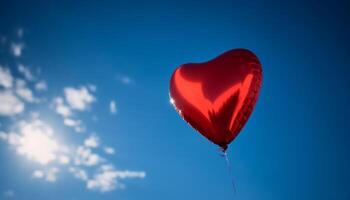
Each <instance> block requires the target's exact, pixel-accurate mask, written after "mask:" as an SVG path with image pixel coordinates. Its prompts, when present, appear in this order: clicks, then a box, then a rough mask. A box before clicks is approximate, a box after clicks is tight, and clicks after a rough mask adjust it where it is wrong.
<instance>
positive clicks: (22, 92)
mask: <svg viewBox="0 0 350 200" xmlns="http://www.w3.org/2000/svg"><path fill="white" fill-rule="evenodd" d="M15 92H16V94H17V95H18V96H19V97H20V98H22V99H23V100H25V101H27V102H30V103H34V102H38V100H37V99H36V98H35V97H34V95H33V92H32V90H31V89H29V88H28V87H27V86H26V82H25V81H24V80H22V79H17V80H16V88H15Z"/></svg>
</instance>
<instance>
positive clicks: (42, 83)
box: [35, 81, 47, 91]
mask: <svg viewBox="0 0 350 200" xmlns="http://www.w3.org/2000/svg"><path fill="white" fill-rule="evenodd" d="M35 89H36V90H37V91H45V90H47V84H46V82H45V81H39V82H37V83H36V84H35Z"/></svg>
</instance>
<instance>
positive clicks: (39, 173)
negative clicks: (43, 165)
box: [33, 170, 45, 178]
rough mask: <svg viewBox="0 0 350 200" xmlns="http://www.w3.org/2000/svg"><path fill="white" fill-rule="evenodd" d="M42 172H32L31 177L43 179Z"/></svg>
mask: <svg viewBox="0 0 350 200" xmlns="http://www.w3.org/2000/svg"><path fill="white" fill-rule="evenodd" d="M44 175H45V174H44V172H43V171H42V170H35V171H34V172H33V177H34V178H43V177H44Z"/></svg>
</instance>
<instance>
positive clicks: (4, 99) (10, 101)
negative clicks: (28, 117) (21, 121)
mask: <svg viewBox="0 0 350 200" xmlns="http://www.w3.org/2000/svg"><path fill="white" fill-rule="evenodd" d="M23 111H24V103H23V102H22V101H21V100H19V99H18V98H17V97H16V96H15V95H14V94H13V93H12V92H11V91H0V116H1V115H2V116H13V115H16V114H19V113H22V112H23Z"/></svg>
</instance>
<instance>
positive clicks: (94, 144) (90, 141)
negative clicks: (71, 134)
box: [84, 136, 99, 148]
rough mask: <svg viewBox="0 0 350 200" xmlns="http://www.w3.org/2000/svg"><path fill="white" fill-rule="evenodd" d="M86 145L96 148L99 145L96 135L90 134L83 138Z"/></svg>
mask: <svg viewBox="0 0 350 200" xmlns="http://www.w3.org/2000/svg"><path fill="white" fill-rule="evenodd" d="M84 145H85V146H86V147H91V148H96V147H98V145H99V139H98V137H96V136H90V137H88V138H86V139H85V140H84Z"/></svg>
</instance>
